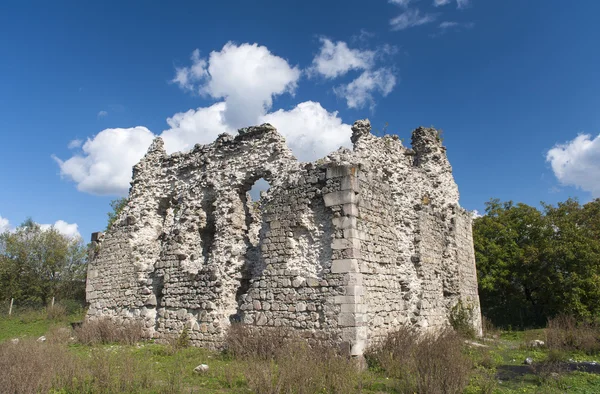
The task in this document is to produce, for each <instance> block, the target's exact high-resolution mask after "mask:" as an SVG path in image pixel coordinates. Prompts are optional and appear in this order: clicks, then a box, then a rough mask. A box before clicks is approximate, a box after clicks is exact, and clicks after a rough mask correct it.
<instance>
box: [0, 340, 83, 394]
mask: <svg viewBox="0 0 600 394" xmlns="http://www.w3.org/2000/svg"><path fill="white" fill-rule="evenodd" d="M76 367H77V363H75V362H74V361H73V359H72V357H71V355H70V354H69V353H68V351H67V349H66V348H65V347H64V346H60V345H54V344H49V343H45V344H40V343H38V342H36V341H35V340H33V339H30V340H24V339H23V340H21V341H19V343H18V344H13V343H11V342H4V343H0V387H2V389H1V391H2V392H4V393H38V392H48V391H49V390H50V389H51V388H52V385H53V382H54V380H55V377H56V375H57V374H58V373H60V372H61V371H65V370H74V369H75V368H76Z"/></svg>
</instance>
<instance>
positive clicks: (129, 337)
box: [75, 318, 144, 345]
mask: <svg viewBox="0 0 600 394" xmlns="http://www.w3.org/2000/svg"><path fill="white" fill-rule="evenodd" d="M75 337H76V339H77V341H78V342H79V343H82V344H84V345H95V344H106V343H121V344H126V345H133V344H135V343H136V342H139V341H141V340H142V339H143V338H144V330H143V325H142V323H141V322H139V321H123V322H121V323H117V322H115V321H114V320H112V319H110V318H101V319H97V320H89V321H86V322H85V323H83V324H82V325H81V327H78V328H76V329H75Z"/></svg>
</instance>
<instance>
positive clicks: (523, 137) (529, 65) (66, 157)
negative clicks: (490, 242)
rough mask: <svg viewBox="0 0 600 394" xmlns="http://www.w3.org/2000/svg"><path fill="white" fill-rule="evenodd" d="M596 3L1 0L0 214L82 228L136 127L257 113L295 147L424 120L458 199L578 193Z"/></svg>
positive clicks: (598, 167)
mask: <svg viewBox="0 0 600 394" xmlns="http://www.w3.org/2000/svg"><path fill="white" fill-rule="evenodd" d="M598 14H600V3H599V2H596V1H592V0H588V1H586V0H581V1H577V2H571V3H567V2H564V1H554V0H548V1H541V0H539V1H534V0H531V1H524V0H470V1H466V0H458V1H456V0H413V1H408V0H395V1H389V2H388V1H386V0H372V1H365V0H362V1H359V0H355V1H353V0H344V1H341V0H339V1H337V0H336V1H314V2H311V1H281V0H278V1H252V2H250V1H228V2H225V1H223V2H210V3H208V2H191V1H190V2H169V3H167V2H146V1H127V2H124V1H119V2H117V1H102V2H80V1H56V2H41V1H40V2H20V1H19V2H16V1H14V2H13V1H7V2H3V3H2V5H0V35H1V37H2V39H1V40H0V54H1V55H0V56H1V58H0V59H1V61H0V133H1V134H0V136H1V138H0V168H1V169H2V170H1V171H0V185H1V186H0V190H1V192H0V227H2V226H3V227H4V228H7V227H10V226H15V225H18V224H19V223H21V222H22V221H23V220H24V219H25V218H27V217H32V218H33V219H34V220H35V221H37V222H39V223H44V224H56V226H57V227H58V228H60V229H62V231H64V232H66V233H74V232H75V231H79V232H80V233H81V234H82V236H83V237H84V239H86V240H87V239H88V238H89V233H90V232H92V231H96V230H101V229H103V228H104V227H105V225H106V212H107V211H108V210H109V205H108V204H109V202H110V201H111V199H113V198H115V194H119V193H123V191H124V190H126V188H127V181H128V179H127V177H128V176H129V175H130V167H131V163H134V162H135V161H137V160H138V159H139V156H140V155H141V154H143V152H144V151H145V149H146V148H147V146H148V144H149V141H150V140H151V139H152V138H153V137H154V136H156V135H163V136H164V137H165V140H166V143H167V146H168V147H170V148H169V149H170V150H178V149H186V147H189V146H191V145H193V143H195V142H202V143H206V142H209V141H211V140H212V139H213V138H214V136H216V134H218V133H220V132H223V131H229V130H234V129H235V128H236V127H238V126H240V125H241V124H242V123H243V122H246V123H258V122H261V121H270V122H272V123H273V124H274V125H275V126H276V127H278V128H279V129H280V131H282V133H284V134H285V135H286V138H287V139H288V141H289V142H290V145H291V146H292V149H293V150H294V151H295V152H296V153H297V155H298V156H300V158H305V159H311V158H315V157H316V156H318V155H324V154H326V153H327V150H333V149H335V148H337V146H339V145H341V144H348V143H349V141H348V138H347V137H348V127H349V126H348V125H350V124H352V122H354V120H356V119H362V118H369V119H370V120H371V123H372V124H373V127H374V128H375V129H379V130H381V129H382V128H383V125H384V124H385V123H388V124H389V126H388V129H387V132H388V133H396V134H398V135H399V136H400V137H401V138H404V139H405V140H406V144H408V142H409V141H410V131H411V130H412V129H414V128H415V127H417V126H419V125H425V126H431V125H433V126H435V127H437V128H441V129H443V130H444V143H445V145H446V146H447V147H448V155H449V158H450V161H451V164H452V166H453V168H454V174H455V178H456V181H457V183H458V186H459V190H460V192H461V205H462V206H464V207H465V208H467V209H470V210H474V209H476V210H479V211H483V209H484V203H485V201H487V200H489V199H490V198H492V197H495V198H500V199H502V200H508V199H511V200H514V201H519V202H525V203H527V204H532V205H537V204H539V202H540V201H545V202H549V203H556V202H558V201H563V200H565V199H566V198H568V197H578V198H579V199H580V200H581V201H582V202H586V201H589V200H590V199H591V198H594V197H600V134H599V133H600V111H598V108H599V104H600V93H599V92H600V67H599V66H600V51H598V49H597V47H598V39H600V26H599V25H598V23H597V20H596V19H597V15H598ZM196 50H197V51H196ZM257 70H258V71H257ZM167 119H170V122H169V123H167ZM311 119H312V121H311V122H312V123H310V122H308V120H311ZM109 129H111V130H109ZM330 148H331V149H330ZM75 224H76V225H77V227H76V228H75V227H74V226H73V225H75ZM69 225H71V226H69Z"/></svg>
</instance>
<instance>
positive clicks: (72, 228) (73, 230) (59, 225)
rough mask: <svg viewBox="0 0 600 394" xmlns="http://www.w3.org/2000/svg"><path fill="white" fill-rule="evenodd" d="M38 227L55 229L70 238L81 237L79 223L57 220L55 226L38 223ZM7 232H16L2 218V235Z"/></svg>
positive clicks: (0, 224) (0, 217)
mask: <svg viewBox="0 0 600 394" xmlns="http://www.w3.org/2000/svg"><path fill="white" fill-rule="evenodd" d="M38 225H39V226H40V228H41V229H42V230H44V231H45V230H49V229H50V228H55V229H56V230H57V231H58V232H59V233H61V234H63V235H65V236H67V237H69V238H75V237H81V234H79V226H78V225H77V223H67V222H65V221H64V220H57V221H56V222H54V224H40V223H38ZM6 231H14V228H13V227H12V226H11V224H10V222H9V221H8V219H6V218H3V217H2V216H0V233H3V232H6Z"/></svg>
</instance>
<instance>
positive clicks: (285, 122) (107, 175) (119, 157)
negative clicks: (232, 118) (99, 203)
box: [55, 101, 351, 196]
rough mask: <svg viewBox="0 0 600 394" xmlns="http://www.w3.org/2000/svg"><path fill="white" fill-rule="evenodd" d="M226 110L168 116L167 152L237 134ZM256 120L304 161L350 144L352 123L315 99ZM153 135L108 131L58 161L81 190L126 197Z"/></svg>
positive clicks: (222, 107) (222, 106) (145, 131)
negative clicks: (133, 171) (271, 127)
mask: <svg viewBox="0 0 600 394" xmlns="http://www.w3.org/2000/svg"><path fill="white" fill-rule="evenodd" d="M226 108H227V104H226V103H225V102H221V103H217V104H214V105H212V106H210V107H207V108H198V109H196V110H189V111H187V112H181V113H177V114H175V115H173V116H172V117H170V118H168V119H167V123H168V124H169V126H171V127H170V128H169V129H167V130H165V131H163V132H162V133H161V134H160V136H161V137H162V138H163V139H164V141H165V149H166V150H167V153H173V152H176V151H187V150H189V149H191V148H193V146H194V145H195V144H197V143H202V144H206V143H210V142H212V141H214V140H215V138H216V137H217V136H218V135H219V134H221V133H224V132H228V133H231V134H235V132H236V131H235V130H234V129H232V128H231V127H230V126H228V125H227V124H226V123H225V120H224V116H225V111H226ZM254 123H255V124H259V123H271V124H273V125H274V126H275V127H276V128H277V129H278V130H279V132H280V133H281V134H282V135H284V136H285V138H286V141H287V144H288V146H289V147H290V149H292V151H293V152H294V154H295V155H296V157H297V158H298V159H299V160H304V161H310V160H315V159H317V158H320V157H322V156H325V155H326V154H327V153H329V152H331V151H333V150H335V149H337V148H339V147H340V146H342V145H345V146H348V145H349V144H350V134H351V131H350V125H347V124H344V123H343V122H342V120H341V118H340V117H339V116H338V114H337V112H328V111H327V110H325V109H324V108H323V107H322V106H321V105H320V104H319V103H315V102H311V101H309V102H304V103H300V104H298V105H297V106H296V107H295V108H293V109H291V110H289V111H285V110H278V111H275V112H272V113H268V114H264V115H262V116H260V117H259V118H258V119H257V120H256V121H255V122H254ZM154 137H156V135H154V134H153V133H152V132H150V131H149V130H148V129H146V128H144V127H135V128H129V129H107V130H103V131H102V132H100V133H99V134H97V135H96V136H95V137H94V138H92V139H89V140H88V141H86V143H85V144H84V145H83V147H82V149H81V152H79V153H77V154H76V155H74V156H73V157H71V158H70V159H68V160H65V161H63V160H60V159H58V158H55V160H56V161H57V163H58V164H59V166H60V170H61V174H62V175H63V176H64V177H65V178H67V179H70V180H72V181H74V182H75V183H77V189H78V190H80V191H83V192H87V193H92V194H99V195H120V196H124V195H127V192H128V190H129V182H130V181H131V168H132V167H133V165H135V164H136V163H137V162H138V161H139V160H140V159H141V158H142V157H143V156H144V154H145V153H146V151H147V149H148V147H149V146H150V143H151V142H152V139H153V138H154Z"/></svg>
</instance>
